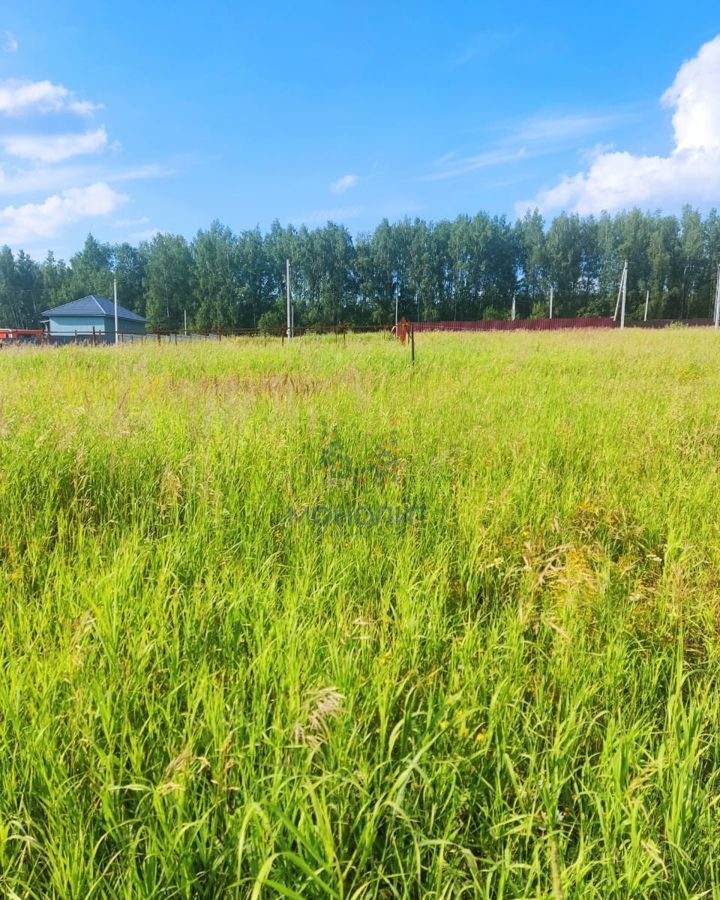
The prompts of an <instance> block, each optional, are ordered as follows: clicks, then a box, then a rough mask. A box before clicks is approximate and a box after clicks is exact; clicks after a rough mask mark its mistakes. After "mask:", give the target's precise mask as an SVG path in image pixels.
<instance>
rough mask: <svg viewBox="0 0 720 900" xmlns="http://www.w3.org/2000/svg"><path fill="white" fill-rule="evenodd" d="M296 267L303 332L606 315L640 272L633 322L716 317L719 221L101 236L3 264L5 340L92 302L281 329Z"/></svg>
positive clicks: (575, 219)
mask: <svg viewBox="0 0 720 900" xmlns="http://www.w3.org/2000/svg"><path fill="white" fill-rule="evenodd" d="M286 259H290V261H291V265H292V270H291V272H292V274H291V289H292V293H293V298H294V302H295V323H296V325H313V324H324V325H330V324H337V323H340V322H343V321H344V322H347V323H348V324H373V323H377V324H383V323H390V322H393V321H394V318H395V308H396V303H397V308H398V311H399V315H401V316H406V317H407V318H409V319H414V320H423V321H425V320H440V319H444V320H447V319H450V320H452V319H456V320H468V319H483V318H485V319H490V318H507V317H509V315H510V310H511V308H512V301H513V297H515V298H516V310H517V315H518V316H521V317H544V316H547V314H548V296H549V292H550V288H551V287H552V289H553V292H554V310H553V311H554V315H556V316H587V315H609V314H611V313H612V312H613V309H614V306H615V300H616V296H617V290H618V282H619V279H620V274H621V270H622V265H623V261H624V260H625V259H627V260H628V263H629V278H628V293H627V316H628V317H629V318H631V319H632V318H641V317H642V314H643V310H644V305H645V298H646V292H647V291H649V292H650V303H649V315H650V317H651V318H686V317H706V316H710V315H711V313H712V306H713V297H714V291H715V279H716V273H717V267H718V265H720V217H719V216H718V214H717V212H716V211H715V210H712V211H711V212H710V213H709V214H708V215H706V216H705V217H703V216H702V215H701V214H700V213H699V212H698V211H697V210H694V209H692V208H690V207H686V208H684V209H683V211H682V214H681V215H680V216H674V215H663V214H662V213H660V212H656V213H644V212H641V211H640V210H637V209H635V210H631V211H629V212H623V213H619V214H617V215H614V216H611V215H606V214H603V215H601V216H599V217H594V216H586V217H581V216H578V215H574V214H573V215H567V214H562V215H559V216H557V217H556V218H555V219H553V221H552V222H551V223H549V224H548V223H546V222H545V221H544V220H543V218H542V216H541V215H540V214H539V213H538V212H537V211H535V212H528V213H527V214H526V215H525V217H524V218H522V219H519V220H517V221H515V222H511V221H510V220H508V219H507V218H506V217H505V216H489V215H487V214H485V213H478V214H477V215H475V216H467V215H462V216H458V217H457V218H456V219H454V220H452V221H450V220H443V221H438V222H426V221H423V220H422V219H415V220H413V221H411V220H410V219H404V220H402V221H399V222H396V223H391V222H389V221H388V220H387V219H385V220H383V221H382V222H381V223H380V224H379V225H378V226H377V228H376V229H375V230H374V231H373V232H372V233H369V234H360V235H358V236H357V237H355V238H353V237H352V235H351V234H350V232H349V231H348V229H347V228H345V227H344V226H343V225H338V224H336V223H333V222H328V223H327V225H325V226H323V227H320V228H315V229H308V228H307V227H304V226H303V227H301V228H295V227H293V226H287V227H282V226H281V225H280V223H279V222H275V223H273V225H272V227H271V228H270V230H269V231H268V232H267V233H265V234H263V233H261V231H260V230H259V229H258V228H255V229H251V230H248V231H243V232H241V233H240V234H234V233H233V232H232V231H231V229H230V228H228V227H226V226H224V225H222V224H220V223H219V222H217V221H216V222H213V224H212V225H211V226H210V228H209V229H208V230H205V231H203V230H201V231H198V233H197V234H196V235H195V237H194V238H193V239H192V240H191V241H187V240H186V239H185V238H184V237H182V236H181V235H175V234H157V235H156V236H155V237H154V238H153V239H152V240H151V241H145V242H143V243H141V244H140V245H139V246H137V247H135V246H132V245H130V244H128V243H121V244H109V243H101V242H99V241H97V240H96V239H95V238H94V237H93V236H92V235H89V236H88V238H87V239H86V241H85V245H84V247H83V249H82V250H80V251H79V252H77V253H75V254H74V255H73V256H72V257H71V259H70V260H69V262H67V263H66V262H64V261H63V260H60V259H56V258H55V256H54V254H53V253H52V252H50V253H48V255H47V258H46V259H45V260H43V261H42V262H38V261H36V260H34V259H33V258H31V257H30V256H29V255H28V254H27V253H25V252H24V251H22V250H20V251H17V252H15V253H13V252H12V251H11V249H10V248H9V247H7V246H5V247H3V248H2V249H1V250H0V326H2V325H9V326H14V327H25V328H30V327H35V326H36V325H37V323H38V320H39V319H40V318H41V313H42V311H43V310H44V309H47V308H50V307H53V306H57V305H59V304H61V303H65V302H67V301H69V300H74V299H76V298H78V297H82V296H85V295H87V294H101V295H104V296H108V297H112V280H113V276H114V275H115V276H116V277H117V282H118V301H119V303H120V304H122V305H123V306H125V307H127V308H128V309H131V310H133V311H135V312H137V313H139V314H140V315H144V316H145V317H146V318H147V319H148V322H149V324H150V325H151V326H152V327H153V328H155V327H159V328H163V329H166V328H167V329H176V328H180V327H181V326H182V325H183V319H184V316H185V315H187V321H188V327H191V328H196V329H213V330H214V329H217V328H222V329H227V330H230V329H233V328H256V327H260V328H267V329H277V328H280V327H281V325H282V323H283V322H284V320H285V260H286Z"/></svg>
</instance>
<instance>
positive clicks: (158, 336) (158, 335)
mask: <svg viewBox="0 0 720 900" xmlns="http://www.w3.org/2000/svg"><path fill="white" fill-rule="evenodd" d="M155 330H156V332H157V342H158V344H159V343H160V326H159V325H158V326H157V328H156V329H155Z"/></svg>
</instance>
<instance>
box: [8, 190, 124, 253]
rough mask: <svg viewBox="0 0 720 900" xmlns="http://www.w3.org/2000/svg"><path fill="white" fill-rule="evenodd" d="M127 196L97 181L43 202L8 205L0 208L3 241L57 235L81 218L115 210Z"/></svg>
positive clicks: (19, 240) (30, 239) (17, 241)
mask: <svg viewBox="0 0 720 900" xmlns="http://www.w3.org/2000/svg"><path fill="white" fill-rule="evenodd" d="M127 199H128V198H127V197H126V196H125V195H124V194H119V193H117V192H116V191H114V190H113V189H112V188H111V187H109V185H107V184H105V183H103V182H98V183H97V184H92V185H90V186H88V187H84V188H77V187H76V188H69V189H68V190H66V191H63V192H62V193H61V194H55V195H53V196H52V197H48V198H47V199H46V200H45V201H43V202H42V203H26V204H24V205H23V206H6V207H5V208H4V209H0V244H9V245H10V246H11V247H12V246H19V245H20V244H23V243H26V242H32V241H35V240H37V239H39V238H52V237H55V236H56V235H57V234H58V233H59V232H60V231H61V230H62V229H63V228H64V227H66V226H68V225H72V224H73V223H75V222H79V221H81V220H82V219H94V218H97V217H99V216H106V215H109V214H110V213H113V212H115V210H116V209H118V208H119V207H120V206H122V204H123V203H125V202H126V201H127Z"/></svg>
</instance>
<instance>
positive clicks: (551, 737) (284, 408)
mask: <svg viewBox="0 0 720 900" xmlns="http://www.w3.org/2000/svg"><path fill="white" fill-rule="evenodd" d="M719 360H720V343H719V339H718V336H717V335H716V334H714V333H712V332H711V331H704V330H703V331H701V330H693V331H688V330H682V329H677V330H666V331H664V332H656V333H641V332H638V331H626V332H623V333H619V332H616V331H611V332H594V333H591V332H588V333H549V334H537V335H533V334H509V335H502V334H499V335H474V336H467V335H423V336H421V337H419V338H418V341H417V363H416V365H415V367H414V369H412V368H411V367H410V365H409V357H408V351H407V349H403V348H401V347H400V346H398V345H397V344H396V343H395V342H393V341H391V340H388V339H386V338H385V337H379V336H374V337H350V338H349V339H348V343H347V346H343V345H342V343H336V342H335V339H334V338H332V337H331V338H307V339H303V340H298V341H296V342H294V344H293V346H291V347H288V346H285V347H280V346H279V345H278V344H269V345H268V346H263V345H253V344H251V343H236V344H235V343H232V342H227V343H223V344H222V345H206V346H199V345H195V346H191V347H185V348H183V347H174V346H170V347H156V346H146V347H137V346H136V347H125V348H122V349H120V350H118V351H115V350H114V349H113V348H102V349H89V348H65V349H62V350H27V351H3V352H2V353H0V664H1V666H2V669H1V673H0V895H2V896H3V897H8V898H11V897H12V898H14V897H32V898H47V897H53V898H87V897H93V898H96V897H107V898H131V897H132V898H137V897H142V898H145V897H156V898H176V897H177V898H191V897H199V898H215V897H225V896H238V897H275V896H286V897H302V898H315V897H318V898H321V897H328V898H334V897H338V898H375V897H378V898H381V897H388V898H391V897H392V898H394V897H444V898H455V897H461V896H464V897H487V898H502V897H505V898H510V897H513V898H515V897H550V898H555V900H557V898H560V897H565V898H569V897H593V898H609V897H618V898H619V897H623V898H624V897H668V898H671V897H672V898H676V897H701V896H702V897H713V898H720V862H718V860H720V814H719V810H718V796H720V794H719V791H720V727H719V726H720V702H719V700H718V675H719V673H720V669H719V668H718V663H719V662H720V632H719V629H720V494H719V488H720V367H719V366H718V361H719ZM328 446H330V448H331V450H332V453H334V454H335V456H336V457H340V456H341V457H342V465H341V466H340V468H339V469H338V468H337V467H335V469H334V470H333V471H330V470H331V469H332V466H330V465H329V463H328V459H329V456H328ZM378 447H380V448H381V449H380V450H378ZM329 472H330V475H331V477H328V474H329ZM408 509H412V510H415V512H414V513H412V512H411V513H408V514H404V512H403V511H407V510H408ZM318 510H321V512H320V513H318V512H317V511H318ZM358 510H363V512H362V513H361V515H360V516H358V515H357V514H356V513H357V511H358ZM368 510H369V512H368ZM388 510H390V512H388ZM398 510H400V511H401V512H400V514H398ZM418 510H422V513H418V512H417V511H418ZM308 511H309V512H308Z"/></svg>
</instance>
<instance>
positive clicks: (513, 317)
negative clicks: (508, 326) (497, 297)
mask: <svg viewBox="0 0 720 900" xmlns="http://www.w3.org/2000/svg"><path fill="white" fill-rule="evenodd" d="M511 315H512V320H513V322H514V321H515V294H513V302H512V312H511Z"/></svg>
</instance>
